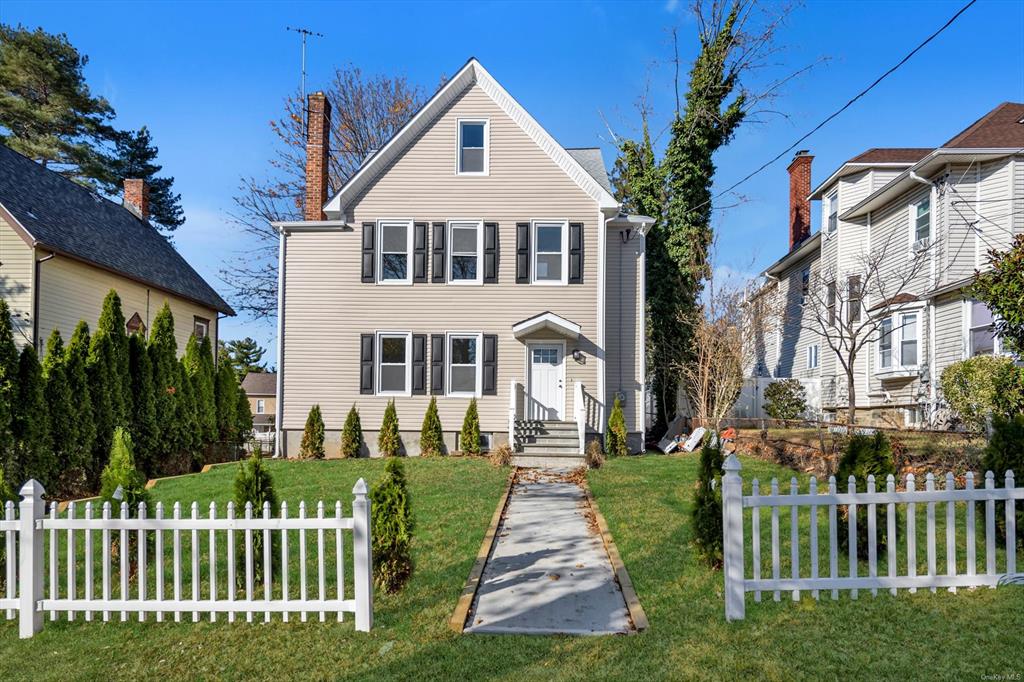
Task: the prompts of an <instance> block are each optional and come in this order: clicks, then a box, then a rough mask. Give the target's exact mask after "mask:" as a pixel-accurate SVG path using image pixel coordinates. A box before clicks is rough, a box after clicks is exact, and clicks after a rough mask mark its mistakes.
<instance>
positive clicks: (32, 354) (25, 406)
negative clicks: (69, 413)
mask: <svg viewBox="0 0 1024 682" xmlns="http://www.w3.org/2000/svg"><path fill="white" fill-rule="evenodd" d="M11 431H12V432H13V435H14V442H15V450H16V452H17V456H16V460H17V463H18V470H17V471H16V472H15V474H16V477H15V479H14V480H23V481H27V480H28V479H30V478H34V479H36V480H38V481H39V482H40V483H42V484H43V487H44V488H47V487H50V486H51V485H52V481H53V476H54V475H55V474H56V471H57V460H56V457H54V455H53V443H52V441H51V440H50V417H49V412H48V411H47V409H46V396H45V393H44V387H43V368H42V366H41V365H40V364H39V356H38V355H37V354H36V349H35V348H33V347H32V344H26V345H25V346H24V347H22V349H21V355H20V356H19V358H18V380H17V390H16V393H15V402H14V410H13V420H12V429H11Z"/></svg>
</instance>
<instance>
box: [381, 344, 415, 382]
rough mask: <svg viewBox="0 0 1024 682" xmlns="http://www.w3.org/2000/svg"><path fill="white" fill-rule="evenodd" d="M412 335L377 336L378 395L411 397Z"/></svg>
mask: <svg viewBox="0 0 1024 682" xmlns="http://www.w3.org/2000/svg"><path fill="white" fill-rule="evenodd" d="M411 337H412V335H411V334H409V333H407V332H381V333H379V334H377V358H378V360H377V394H378V395H409V394H410V385H411V373H412V358H411V357H410V355H411V352H412V338H411Z"/></svg>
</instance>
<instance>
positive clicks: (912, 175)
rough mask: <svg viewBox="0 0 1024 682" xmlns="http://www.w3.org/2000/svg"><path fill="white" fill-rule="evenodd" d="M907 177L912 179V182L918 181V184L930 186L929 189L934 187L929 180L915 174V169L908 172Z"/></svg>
mask: <svg viewBox="0 0 1024 682" xmlns="http://www.w3.org/2000/svg"><path fill="white" fill-rule="evenodd" d="M907 177H908V178H910V179H911V180H916V181H917V182H920V183H921V184H922V185H928V186H929V187H931V185H932V181H931V180H928V179H927V178H922V177H921V176H920V175H918V174H917V173H915V172H914V170H913V169H910V170H909V171H907Z"/></svg>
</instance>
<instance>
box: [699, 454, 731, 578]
mask: <svg viewBox="0 0 1024 682" xmlns="http://www.w3.org/2000/svg"><path fill="white" fill-rule="evenodd" d="M722 462H723V459H722V450H721V449H720V448H719V447H718V446H714V445H711V440H710V439H706V440H705V441H704V445H703V447H701V450H700V471H699V473H698V475H697V489H696V491H695V493H694V497H693V544H694V546H696V548H697V554H698V555H699V556H700V558H701V559H702V560H703V561H704V562H705V563H707V564H708V565H710V566H712V567H713V568H718V567H720V566H721V565H722V546H723V542H724V541H723V539H722ZM715 479H717V480H718V483H717V484H716V485H715V488H714V490H712V488H711V481H712V480H715Z"/></svg>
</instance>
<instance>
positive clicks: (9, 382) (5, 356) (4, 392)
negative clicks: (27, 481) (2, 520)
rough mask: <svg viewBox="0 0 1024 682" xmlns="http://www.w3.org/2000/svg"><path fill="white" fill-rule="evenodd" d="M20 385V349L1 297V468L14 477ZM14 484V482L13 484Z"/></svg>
mask: <svg viewBox="0 0 1024 682" xmlns="http://www.w3.org/2000/svg"><path fill="white" fill-rule="evenodd" d="M17 385H18V349H17V347H16V346H15V345H14V329H13V327H12V325H11V311H10V309H9V308H8V307H7V301H5V300H4V299H3V298H0V469H2V468H4V467H6V468H7V475H8V478H13V477H14V473H15V472H14V464H15V462H14V449H13V447H12V445H13V440H14V437H13V435H12V434H11V420H12V418H13V410H14V402H15V398H16V392H17ZM12 485H13V484H12Z"/></svg>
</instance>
